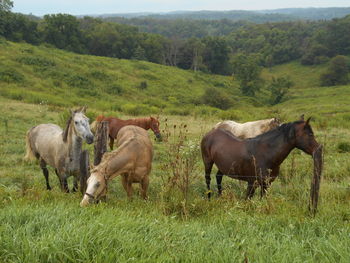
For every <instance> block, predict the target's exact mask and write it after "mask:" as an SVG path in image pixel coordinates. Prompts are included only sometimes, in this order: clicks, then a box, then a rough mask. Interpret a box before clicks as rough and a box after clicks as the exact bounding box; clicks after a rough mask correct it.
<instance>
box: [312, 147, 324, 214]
mask: <svg viewBox="0 0 350 263" xmlns="http://www.w3.org/2000/svg"><path fill="white" fill-rule="evenodd" d="M313 159H314V176H313V178H312V179H311V191H310V193H311V196H310V197H311V198H310V205H309V209H310V210H311V212H312V214H313V215H315V214H316V212H317V205H318V197H319V192H320V183H321V176H322V168H323V147H322V145H320V146H319V147H318V148H317V150H316V151H315V152H314V154H313Z"/></svg>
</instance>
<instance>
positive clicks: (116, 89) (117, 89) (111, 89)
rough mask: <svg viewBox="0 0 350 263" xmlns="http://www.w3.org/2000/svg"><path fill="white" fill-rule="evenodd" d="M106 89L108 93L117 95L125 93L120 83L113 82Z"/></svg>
mask: <svg viewBox="0 0 350 263" xmlns="http://www.w3.org/2000/svg"><path fill="white" fill-rule="evenodd" d="M105 91H106V92H107V93H108V94H115V95H120V94H123V92H124V90H123V88H122V87H121V86H120V85H118V84H112V85H110V86H107V87H105Z"/></svg>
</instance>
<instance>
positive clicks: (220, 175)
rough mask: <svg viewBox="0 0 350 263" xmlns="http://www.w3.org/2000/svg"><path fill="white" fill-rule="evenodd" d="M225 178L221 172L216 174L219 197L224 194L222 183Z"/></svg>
mask: <svg viewBox="0 0 350 263" xmlns="http://www.w3.org/2000/svg"><path fill="white" fill-rule="evenodd" d="M223 176H224V175H223V173H222V172H221V171H220V170H218V172H217V173H216V183H217V185H218V191H219V196H220V195H221V194H222V187H221V182H222V177H223Z"/></svg>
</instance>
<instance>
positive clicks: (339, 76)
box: [320, 56, 349, 86]
mask: <svg viewBox="0 0 350 263" xmlns="http://www.w3.org/2000/svg"><path fill="white" fill-rule="evenodd" d="M348 74H349V65H348V58H347V57H345V56H336V57H334V58H332V60H331V61H330V65H329V67H328V70H327V72H325V73H323V74H322V75H321V76H320V81H321V86H336V85H345V84H347V83H348V82H349V77H348Z"/></svg>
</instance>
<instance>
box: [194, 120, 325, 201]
mask: <svg viewBox="0 0 350 263" xmlns="http://www.w3.org/2000/svg"><path fill="white" fill-rule="evenodd" d="M309 122H310V118H309V119H308V120H307V121H304V118H303V116H302V119H301V120H299V121H295V122H290V123H286V124H282V125H281V126H279V127H278V128H276V129H273V130H271V131H269V132H267V133H264V134H261V135H259V136H257V137H255V138H251V139H247V140H241V139H239V138H237V137H235V136H233V135H232V134H231V133H230V132H227V131H225V130H222V129H214V130H211V131H210V132H209V133H207V134H206V135H205V136H204V138H203V139H202V143H201V151H202V158H203V162H204V166H205V180H206V184H207V188H208V198H210V193H211V191H210V173H211V170H212V167H213V164H214V163H215V165H216V166H217V168H218V172H217V174H216V181H217V186H218V191H219V195H220V194H221V192H222V187H221V181H222V176H223V175H227V176H229V177H232V178H234V179H238V180H243V181H246V182H248V188H247V198H251V197H253V195H254V192H255V189H256V188H257V187H258V186H261V188H262V191H261V194H262V195H264V194H265V192H266V190H267V188H268V187H269V185H270V183H271V182H272V181H274V180H275V179H276V177H277V175H278V173H279V167H280V165H281V163H282V162H283V161H284V160H285V159H286V158H287V156H288V154H289V153H290V152H291V151H292V150H293V149H294V148H298V149H300V150H303V151H304V152H305V153H307V154H309V155H313V154H314V152H315V151H316V150H317V149H318V147H319V144H318V143H317V141H316V140H315V137H314V133H313V131H312V129H311V126H310V125H309Z"/></svg>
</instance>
